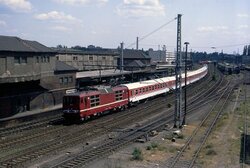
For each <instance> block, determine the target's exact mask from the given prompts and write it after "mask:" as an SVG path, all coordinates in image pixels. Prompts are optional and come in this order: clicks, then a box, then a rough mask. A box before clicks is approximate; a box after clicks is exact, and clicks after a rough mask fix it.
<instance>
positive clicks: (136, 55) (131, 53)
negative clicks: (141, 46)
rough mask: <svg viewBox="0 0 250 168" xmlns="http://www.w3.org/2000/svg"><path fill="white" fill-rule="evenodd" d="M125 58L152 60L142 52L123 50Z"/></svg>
mask: <svg viewBox="0 0 250 168" xmlns="http://www.w3.org/2000/svg"><path fill="white" fill-rule="evenodd" d="M123 58H132V59H150V57H149V56H148V55H147V54H145V53H144V52H143V51H142V50H133V49H125V50H123Z"/></svg>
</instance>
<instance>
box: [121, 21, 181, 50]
mask: <svg viewBox="0 0 250 168" xmlns="http://www.w3.org/2000/svg"><path fill="white" fill-rule="evenodd" d="M176 19H177V17H175V18H174V19H171V20H170V21H168V22H167V23H164V24H163V25H161V26H160V27H158V28H156V29H155V30H153V31H152V32H150V33H148V34H146V35H144V36H142V37H141V38H139V40H138V41H142V40H144V39H145V38H147V37H149V36H150V35H152V34H154V33H155V32H157V31H159V30H160V29H162V28H163V27H165V26H167V25H169V24H170V23H172V22H173V21H175V20H176ZM135 44H136V42H134V43H131V44H130V45H128V46H127V47H126V48H129V47H131V46H133V45H135Z"/></svg>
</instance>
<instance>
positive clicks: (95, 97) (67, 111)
mask: <svg viewBox="0 0 250 168" xmlns="http://www.w3.org/2000/svg"><path fill="white" fill-rule="evenodd" d="M127 105H128V89H127V87H125V86H117V87H113V88H102V89H98V90H95V91H83V92H77V93H70V94H67V95H65V96H64V98H63V117H64V118H66V119H69V120H75V119H76V120H79V119H81V120H86V119H88V118H90V117H91V116H96V115H101V114H102V113H103V112H106V111H110V110H117V109H125V108H126V107H127Z"/></svg>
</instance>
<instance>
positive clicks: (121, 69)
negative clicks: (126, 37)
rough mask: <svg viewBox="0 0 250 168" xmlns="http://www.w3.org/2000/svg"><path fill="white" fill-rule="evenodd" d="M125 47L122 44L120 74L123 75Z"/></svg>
mask: <svg viewBox="0 0 250 168" xmlns="http://www.w3.org/2000/svg"><path fill="white" fill-rule="evenodd" d="M123 45H124V43H123V42H122V43H121V57H120V72H121V73H123V67H124V66H123Z"/></svg>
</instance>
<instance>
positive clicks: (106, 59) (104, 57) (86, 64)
mask: <svg viewBox="0 0 250 168" xmlns="http://www.w3.org/2000/svg"><path fill="white" fill-rule="evenodd" d="M56 51H57V55H56V58H57V60H59V61H62V62H64V63H66V64H68V65H70V66H73V67H75V68H77V69H78V70H79V71H89V70H98V69H113V68H116V66H117V57H118V55H119V54H118V53H117V52H114V51H113V50H110V49H101V48H94V49H92V48H87V49H85V50H76V49H56Z"/></svg>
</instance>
